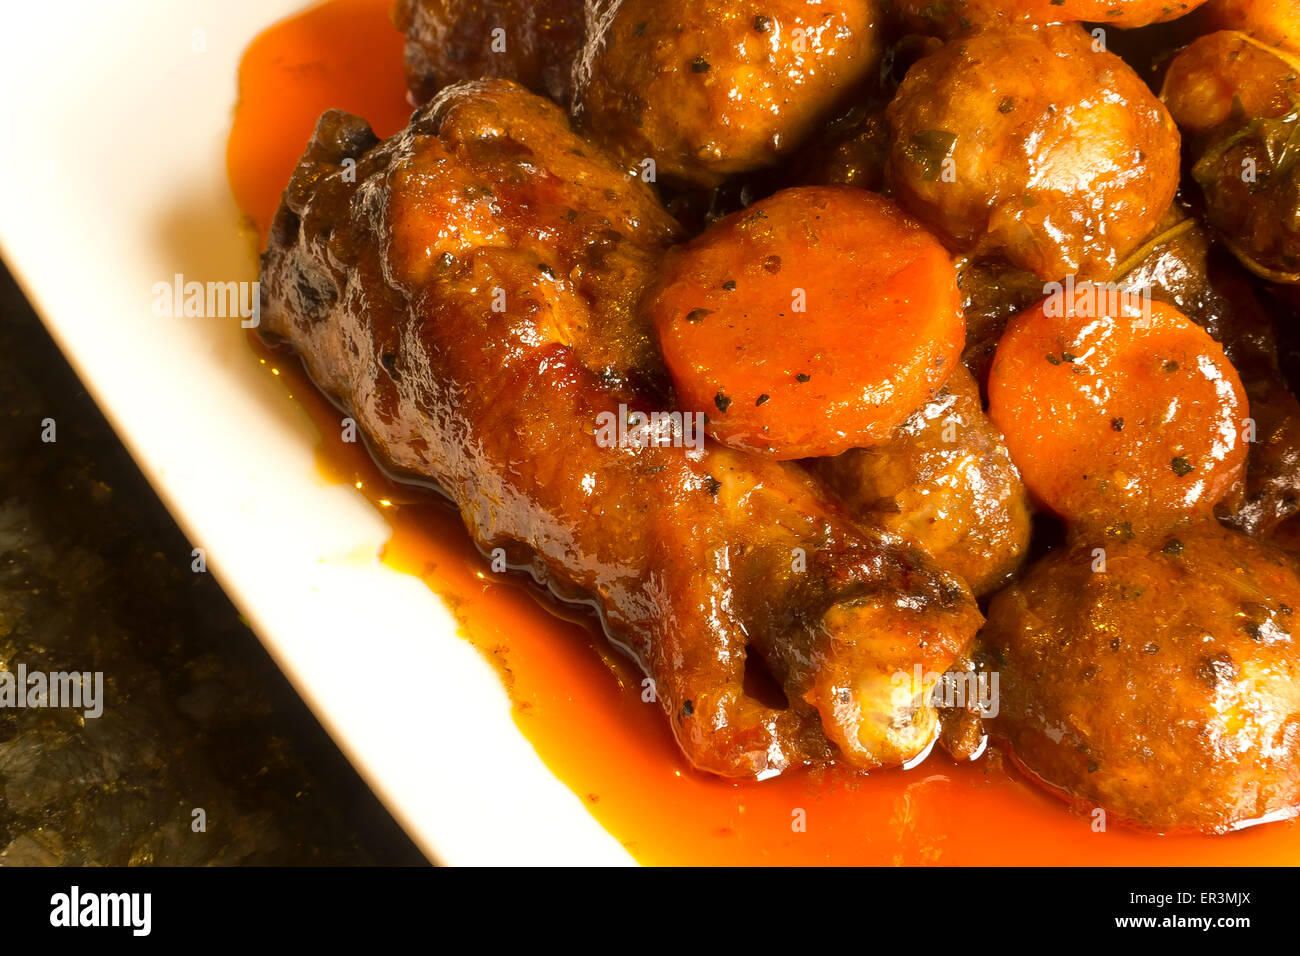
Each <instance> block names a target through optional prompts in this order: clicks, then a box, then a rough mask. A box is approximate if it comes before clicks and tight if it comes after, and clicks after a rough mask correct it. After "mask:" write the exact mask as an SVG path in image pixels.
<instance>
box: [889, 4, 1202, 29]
mask: <svg viewBox="0 0 1300 956" xmlns="http://www.w3.org/2000/svg"><path fill="white" fill-rule="evenodd" d="M1202 3H1205V0H940V2H935V0H895V5H896V7H897V9H898V12H899V13H900V14H901V15H902V17H903V19H904V21H905V22H906V23H907V24H908V26H910V27H911V28H912V29H914V30H921V31H924V32H927V33H936V34H939V35H941V36H952V35H954V34H957V33H961V32H964V31H969V30H973V29H982V28H985V27H989V26H1000V25H1006V24H1013V23H1028V24H1038V25H1042V24H1047V23H1073V22H1076V21H1079V20H1088V21H1091V22H1094V23H1101V24H1105V25H1107V26H1115V27H1124V28H1128V27H1142V26H1146V25H1147V24H1150V23H1163V22H1165V21H1168V20H1175V19H1177V18H1178V17H1181V16H1184V15H1185V14H1187V13H1190V12H1191V11H1193V10H1195V9H1196V8H1197V7H1199V6H1200V5H1201V4H1202Z"/></svg>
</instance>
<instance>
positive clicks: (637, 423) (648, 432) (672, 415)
mask: <svg viewBox="0 0 1300 956" xmlns="http://www.w3.org/2000/svg"><path fill="white" fill-rule="evenodd" d="M596 444H597V445H599V446H600V447H601V448H690V449H693V450H694V451H700V450H702V449H703V448H704V413H703V412H649V413H647V412H638V411H629V410H628V407H627V406H626V405H619V406H618V411H617V412H601V413H600V414H599V415H597V416H596Z"/></svg>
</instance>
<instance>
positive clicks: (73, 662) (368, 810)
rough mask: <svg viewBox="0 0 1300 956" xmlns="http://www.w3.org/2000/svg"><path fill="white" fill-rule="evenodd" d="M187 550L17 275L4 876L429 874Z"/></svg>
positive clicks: (12, 328) (1, 484)
mask: <svg viewBox="0 0 1300 956" xmlns="http://www.w3.org/2000/svg"><path fill="white" fill-rule="evenodd" d="M45 419H53V420H54V422H55V429H56V432H55V435H56V441H55V442H53V443H48V442H44V441H42V422H43V420H45ZM190 548H191V546H190V544H189V543H188V542H187V541H186V540H185V539H184V537H183V536H182V535H181V533H180V532H179V530H178V529H177V528H176V526H175V525H174V523H173V522H172V520H171V518H170V517H169V516H168V514H167V513H166V511H165V510H164V509H163V507H162V505H161V504H160V503H159V502H158V500H157V498H155V497H154V494H153V492H152V491H151V489H150V488H149V486H148V484H147V483H146V482H145V481H144V479H143V478H142V476H141V475H140V473H139V472H138V471H137V470H136V468H135V465H134V463H133V462H132V461H131V459H130V456H129V455H128V454H127V453H126V451H125V450H124V449H123V447H122V446H121V444H120V443H119V442H118V441H117V439H116V437H115V436H114V434H113V432H112V430H111V429H110V428H109V427H108V425H107V424H106V423H105V422H104V419H103V418H102V416H101V415H100V413H99V411H98V410H97V409H96V407H95V405H94V403H93V402H92V401H91V400H90V398H89V397H88V396H87V395H86V393H85V391H84V389H83V388H82V387H81V385H80V383H79V382H78V381H77V379H76V377H75V376H74V375H73V374H72V372H71V370H70V369H69V368H68V366H67V364H66V362H65V361H64V360H63V357H62V356H61V355H60V353H59V351H58V349H57V348H56V347H55V346H54V344H53V342H52V341H51V340H50V338H49V336H48V335H47V333H46V332H45V330H44V328H43V327H42V326H41V324H40V322H39V320H38V319H37V318H36V316H35V315H34V314H33V313H32V311H31V309H30V307H29V306H28V305H27V303H26V301H25V299H24V298H23V296H22V294H21V293H20V292H19V290H18V289H17V287H16V286H15V285H14V283H13V280H12V278H11V277H10V276H9V274H8V272H7V271H5V270H4V268H3V266H2V265H0V670H6V669H7V670H9V671H13V672H16V671H17V668H18V665H19V664H25V665H26V667H27V670H28V672H33V671H44V672H50V671H83V672H85V671H102V672H103V675H104V698H105V703H104V710H103V715H102V716H101V717H99V718H97V719H95V718H91V719H86V718H84V717H83V716H82V712H81V711H80V710H72V709H68V708H50V707H46V708H41V709H30V708H28V709H17V708H13V707H6V708H3V709H0V864H10V865H13V864H61V863H66V864H127V863H143V864H150V863H152V864H171V865H186V864H209V863H216V864H236V863H245V864H286V865H292V864H421V863H423V862H424V859H423V857H422V856H421V855H420V853H419V852H418V851H417V850H416V849H415V847H414V846H413V845H412V844H411V842H410V841H409V840H408V839H407V838H406V836H405V835H404V834H403V833H402V832H401V830H400V829H399V828H398V827H397V825H396V824H395V823H394V822H393V820H392V818H391V817H389V815H388V814H387V813H386V812H385V810H384V809H383V807H382V806H381V805H380V804H379V802H378V801H377V800H376V799H375V797H374V795H373V794H372V793H371V792H370V790H369V789H368V788H367V787H366V785H365V784H364V783H363V782H362V781H361V779H360V778H359V777H358V776H357V774H356V773H355V771H353V769H352V768H351V766H350V765H349V764H348V763H347V761H346V760H345V759H344V757H343V756H342V754H341V753H340V752H339V751H338V749H337V748H336V747H335V746H334V745H333V743H332V742H331V741H330V739H329V738H328V736H327V735H326V734H325V732H324V731H323V730H322V729H321V728H320V726H319V724H317V722H316V721H315V719H314V718H313V717H312V715H311V714H310V712H309V711H308V710H307V708H306V706H305V705H304V704H303V703H302V701H301V700H300V699H299V698H298V696H297V695H296V694H295V693H294V691H293V689H292V688H291V687H290V686H289V684H288V682H287V681H286V680H285V679H284V677H283V676H282V675H281V674H280V672H279V671H278V670H277V668H276V667H275V665H274V664H273V663H272V661H271V660H270V658H269V657H268V656H267V654H266V652H265V651H264V650H263V649H262V646H261V644H260V643H259V642H258V640H257V638H256V637H255V636H254V635H253V633H252V632H251V631H250V630H249V629H248V628H247V626H245V624H244V623H242V621H241V619H240V617H239V615H238V613H237V612H236V611H235V609H234V608H233V607H232V606H231V604H230V602H229V601H228V600H227V599H226V597H225V595H224V594H223V593H222V592H221V589H220V588H219V587H218V585H217V583H216V582H215V581H214V580H213V578H212V577H211V575H208V574H201V573H200V574H196V573H194V572H193V571H191V569H190V561H191V557H190ZM196 808H202V809H203V810H204V811H205V813H206V822H207V828H206V832H195V831H194V829H193V827H192V822H193V820H194V815H193V811H194V810H195V809H196Z"/></svg>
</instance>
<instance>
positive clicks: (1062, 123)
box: [888, 25, 1179, 280]
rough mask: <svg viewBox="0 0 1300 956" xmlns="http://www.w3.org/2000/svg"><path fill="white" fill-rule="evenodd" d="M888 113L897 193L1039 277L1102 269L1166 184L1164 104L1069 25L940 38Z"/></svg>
mask: <svg viewBox="0 0 1300 956" xmlns="http://www.w3.org/2000/svg"><path fill="white" fill-rule="evenodd" d="M888 118H889V123H890V128H891V129H892V131H893V134H894V143H893V148H892V150H891V152H890V157H889V169H888V172H889V178H890V181H891V182H892V183H893V186H894V189H895V193H896V198H897V199H898V201H899V202H900V203H901V204H902V205H903V206H904V207H905V208H906V209H907V210H908V211H910V212H911V213H912V214H913V215H915V216H917V217H918V218H920V219H921V220H922V221H923V222H925V223H926V224H928V225H929V226H930V227H931V228H932V229H934V230H936V231H937V232H938V233H939V234H940V235H941V236H944V237H946V238H947V240H948V241H949V242H950V243H951V245H952V246H954V247H955V248H957V249H959V250H962V251H965V252H971V253H973V254H976V255H987V254H1001V255H1003V256H1005V257H1006V258H1007V259H1008V260H1009V261H1010V262H1011V263H1012V264H1014V265H1016V266H1019V267H1020V268H1023V269H1026V270H1028V271H1030V272H1033V273H1035V274H1036V275H1038V276H1039V277H1040V278H1042V279H1046V280H1056V279H1060V278H1062V277H1064V276H1066V275H1072V274H1078V275H1082V276H1086V277H1089V278H1099V279H1109V278H1111V273H1112V272H1113V271H1114V269H1115V268H1116V267H1117V266H1118V265H1119V264H1120V262H1121V261H1122V260H1123V259H1124V257H1125V256H1127V255H1128V254H1129V253H1130V252H1132V251H1133V250H1134V249H1135V248H1137V247H1138V246H1139V245H1140V244H1141V242H1142V240H1143V239H1144V238H1146V236H1147V235H1148V234H1149V233H1150V232H1151V231H1152V229H1154V228H1155V226H1156V224H1157V222H1158V221H1159V219H1160V216H1161V214H1162V213H1163V212H1164V210H1165V209H1166V208H1167V207H1168V205H1169V203H1170V201H1171V200H1172V199H1173V196H1174V191H1175V190H1176V188H1177V186H1178V176H1179V155H1178V144H1179V139H1178V131H1177V129H1176V128H1175V127H1174V124H1173V121H1172V120H1171V119H1170V118H1169V114H1168V113H1167V112H1166V111H1165V108H1164V107H1163V106H1162V105H1161V104H1160V102H1159V100H1157V99H1156V97H1155V96H1154V95H1153V94H1152V93H1151V91H1150V90H1149V89H1148V88H1147V86H1146V84H1145V83H1143V82H1142V80H1141V79H1140V78H1139V77H1138V76H1137V74H1135V73H1134V72H1133V70H1132V69H1131V68H1130V67H1129V66H1128V65H1127V64H1125V63H1124V62H1123V61H1122V60H1120V59H1119V57H1117V56H1115V55H1114V54H1112V53H1108V52H1105V51H1102V50H1099V49H1098V48H1097V47H1096V46H1095V41H1094V40H1093V38H1092V37H1091V36H1089V35H1088V34H1087V33H1085V32H1084V31H1083V30H1082V28H1080V27H1078V26H1076V25H1065V26H1059V27H1048V28H1043V29H1038V30H1032V29H1027V28H1002V29H996V30H988V31H986V32H982V33H978V34H976V35H974V36H971V37H968V38H964V39H961V40H954V41H950V42H949V43H948V44H947V45H946V46H945V47H944V48H943V49H941V50H940V51H938V52H937V53H934V54H932V55H931V56H928V57H926V58H925V59H923V60H921V61H919V62H918V63H917V64H916V65H915V66H913V67H912V69H911V70H910V71H908V74H907V77H906V78H905V79H904V80H903V83H902V85H901V87H900V88H899V90H898V94H897V96H895V98H894V100H893V102H892V103H890V105H889V110H888Z"/></svg>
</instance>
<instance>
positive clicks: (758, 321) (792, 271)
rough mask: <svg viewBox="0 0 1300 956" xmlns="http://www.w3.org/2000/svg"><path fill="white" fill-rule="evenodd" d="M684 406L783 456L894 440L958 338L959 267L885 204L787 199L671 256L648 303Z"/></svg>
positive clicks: (951, 361) (734, 441)
mask: <svg viewBox="0 0 1300 956" xmlns="http://www.w3.org/2000/svg"><path fill="white" fill-rule="evenodd" d="M646 302H647V303H648V308H649V311H650V314H651V316H652V318H653V319H654V323H655V326H656V328H657V329H658V332H659V340H660V344H661V346H662V348H663V353H664V358H665V360H666V361H667V364H668V369H669V372H670V373H671V374H672V378H673V383H674V385H675V386H676V388H677V396H678V401H679V404H680V405H681V407H682V408H683V409H684V410H687V411H702V412H704V413H705V414H706V415H707V416H708V430H709V433H710V434H711V435H712V436H713V437H714V438H715V439H717V440H718V441H720V442H723V443H724V444H727V445H730V446H732V447H736V448H742V449H745V450H748V451H754V452H759V453H763V454H767V455H771V456H773V457H776V458H783V459H785V458H808V457H817V456H826V455H838V454H840V453H841V452H843V451H847V450H848V449H850V448H857V447H863V446H869V445H875V444H879V443H881V442H884V441H886V440H888V438H889V437H890V435H891V434H892V433H893V431H894V429H895V428H896V427H897V426H898V425H899V424H901V423H902V422H903V421H904V420H905V419H906V418H907V417H908V416H909V415H910V414H911V413H912V412H913V411H914V410H915V409H916V408H917V407H919V406H920V405H921V404H922V402H924V401H925V400H926V399H927V398H929V396H930V395H932V394H933V393H934V392H935V391H937V390H938V389H939V388H941V387H942V386H943V384H944V382H945V381H946V380H947V378H948V376H949V374H950V373H951V372H952V370H953V368H955V367H956V363H957V362H958V361H959V359H960V353H961V348H962V344H963V341H964V338H965V324H964V322H963V320H962V313H961V295H960V293H959V291H958V289H957V276H956V271H955V269H954V267H953V263H952V259H951V257H950V256H949V254H948V252H947V251H946V250H945V249H944V247H943V246H942V245H941V244H940V243H939V242H938V240H936V239H935V238H934V237H933V236H931V235H930V234H929V233H928V232H927V231H926V230H925V229H924V228H923V227H921V226H920V225H918V224H917V223H915V222H913V221H912V220H911V219H909V218H907V217H906V216H905V215H904V214H903V213H902V212H901V211H900V210H899V209H898V207H896V206H895V205H894V204H893V203H891V202H889V201H888V200H886V199H883V198H881V197H880V196H876V195H873V194H872V193H868V192H865V191H863V190H860V189H854V188H852V187H847V186H831V187H806V188H798V189H788V190H785V191H783V192H780V193H777V194H776V195H774V196H772V197H770V198H768V199H766V200H764V201H762V202H759V203H755V204H754V205H753V206H750V207H749V208H748V209H745V210H742V211H741V212H738V213H735V214H733V215H731V216H728V217H727V218H725V219H722V220H720V221H719V222H718V223H716V224H715V225H713V226H712V227H711V228H710V229H708V230H707V231H706V232H705V233H704V234H703V235H702V236H700V237H699V238H697V239H696V240H694V241H693V242H691V243H689V244H687V245H685V246H682V247H679V248H677V249H674V250H672V251H671V252H670V253H669V254H668V256H667V258H666V259H665V262H664V268H663V274H662V276H661V279H660V281H659V282H658V283H657V285H656V287H655V288H654V289H653V290H652V291H651V293H650V294H649V296H648V298H647V299H646Z"/></svg>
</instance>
